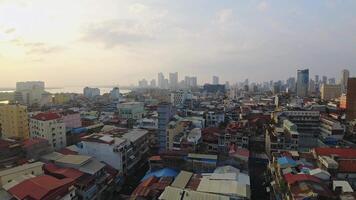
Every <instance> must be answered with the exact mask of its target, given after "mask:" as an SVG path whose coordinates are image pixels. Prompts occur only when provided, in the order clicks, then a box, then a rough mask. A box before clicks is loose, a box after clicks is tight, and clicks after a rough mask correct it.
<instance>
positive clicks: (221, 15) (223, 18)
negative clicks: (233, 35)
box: [214, 9, 233, 24]
mask: <svg viewBox="0 0 356 200" xmlns="http://www.w3.org/2000/svg"><path fill="white" fill-rule="evenodd" d="M232 17H233V12H232V9H222V10H220V11H218V12H217V14H216V18H215V20H214V21H215V22H217V23H219V24H226V23H228V22H230V21H231V20H232Z"/></svg>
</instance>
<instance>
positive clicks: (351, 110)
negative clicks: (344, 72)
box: [346, 78, 356, 121]
mask: <svg viewBox="0 0 356 200" xmlns="http://www.w3.org/2000/svg"><path fill="white" fill-rule="evenodd" d="M346 119H347V120H349V121H351V120H354V119H356V78H349V79H348V81H347V93H346Z"/></svg>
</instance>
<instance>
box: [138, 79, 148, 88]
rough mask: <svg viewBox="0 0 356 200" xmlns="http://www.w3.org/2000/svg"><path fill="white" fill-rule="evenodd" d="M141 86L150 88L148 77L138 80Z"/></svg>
mask: <svg viewBox="0 0 356 200" xmlns="http://www.w3.org/2000/svg"><path fill="white" fill-rule="evenodd" d="M138 87H139V88H148V82H147V80H146V79H142V80H140V81H139V82H138Z"/></svg>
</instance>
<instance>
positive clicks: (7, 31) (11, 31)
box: [4, 28, 16, 34]
mask: <svg viewBox="0 0 356 200" xmlns="http://www.w3.org/2000/svg"><path fill="white" fill-rule="evenodd" d="M15 31H16V29H14V28H9V29H6V30H5V31H4V33H6V34H11V33H14V32H15Z"/></svg>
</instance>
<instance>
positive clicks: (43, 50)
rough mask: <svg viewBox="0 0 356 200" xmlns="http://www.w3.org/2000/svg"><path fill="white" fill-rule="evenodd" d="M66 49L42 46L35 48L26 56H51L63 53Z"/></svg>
mask: <svg viewBox="0 0 356 200" xmlns="http://www.w3.org/2000/svg"><path fill="white" fill-rule="evenodd" d="M64 49H65V48H63V47H60V46H47V45H41V46H35V47H32V48H30V49H29V50H28V51H27V52H26V54H41V55H42V54H51V53H58V52H61V51H63V50H64Z"/></svg>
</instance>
